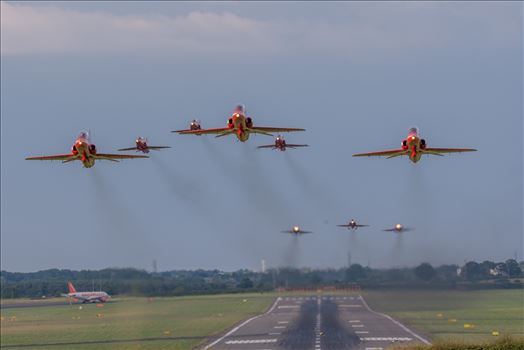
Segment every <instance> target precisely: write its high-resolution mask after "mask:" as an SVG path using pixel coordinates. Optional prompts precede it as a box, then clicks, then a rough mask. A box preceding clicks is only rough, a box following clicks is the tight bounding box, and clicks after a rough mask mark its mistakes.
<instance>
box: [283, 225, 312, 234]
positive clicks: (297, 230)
mask: <svg viewBox="0 0 524 350" xmlns="http://www.w3.org/2000/svg"><path fill="white" fill-rule="evenodd" d="M282 233H291V234H294V235H302V234H305V233H313V232H311V231H303V230H302V229H301V228H300V226H293V227H292V228H291V230H287V231H282Z"/></svg>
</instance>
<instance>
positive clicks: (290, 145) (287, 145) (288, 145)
mask: <svg viewBox="0 0 524 350" xmlns="http://www.w3.org/2000/svg"><path fill="white" fill-rule="evenodd" d="M286 147H289V148H297V147H309V145H294V144H286Z"/></svg>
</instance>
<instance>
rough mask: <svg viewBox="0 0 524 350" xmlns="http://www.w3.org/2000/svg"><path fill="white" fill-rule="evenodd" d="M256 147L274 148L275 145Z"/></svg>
mask: <svg viewBox="0 0 524 350" xmlns="http://www.w3.org/2000/svg"><path fill="white" fill-rule="evenodd" d="M257 148H275V145H264V146H258V147H257Z"/></svg>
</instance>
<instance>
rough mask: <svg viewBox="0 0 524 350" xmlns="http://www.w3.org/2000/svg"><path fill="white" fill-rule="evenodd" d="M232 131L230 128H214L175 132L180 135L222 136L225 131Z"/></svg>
mask: <svg viewBox="0 0 524 350" xmlns="http://www.w3.org/2000/svg"><path fill="white" fill-rule="evenodd" d="M231 130H234V129H230V128H215V129H200V130H175V131H172V132H176V133H178V134H180V135H204V134H222V133H224V132H226V131H231Z"/></svg>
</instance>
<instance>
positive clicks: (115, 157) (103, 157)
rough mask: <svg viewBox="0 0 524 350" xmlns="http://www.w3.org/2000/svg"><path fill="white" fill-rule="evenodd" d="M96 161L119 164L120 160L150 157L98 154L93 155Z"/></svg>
mask: <svg viewBox="0 0 524 350" xmlns="http://www.w3.org/2000/svg"><path fill="white" fill-rule="evenodd" d="M92 156H93V158H95V159H100V160H111V161H113V162H118V159H131V158H149V157H148V156H138V155H136V156H135V155H130V154H109V153H97V154H93V155H92Z"/></svg>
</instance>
